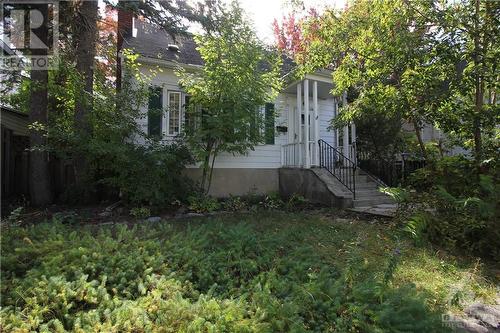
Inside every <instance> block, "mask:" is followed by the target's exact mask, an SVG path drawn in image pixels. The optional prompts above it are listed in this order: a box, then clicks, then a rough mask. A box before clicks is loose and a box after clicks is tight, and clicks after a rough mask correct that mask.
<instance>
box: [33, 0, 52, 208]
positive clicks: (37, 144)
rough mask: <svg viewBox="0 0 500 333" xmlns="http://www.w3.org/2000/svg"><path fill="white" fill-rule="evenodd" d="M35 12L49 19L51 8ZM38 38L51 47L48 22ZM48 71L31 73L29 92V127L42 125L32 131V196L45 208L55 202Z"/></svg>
mask: <svg viewBox="0 0 500 333" xmlns="http://www.w3.org/2000/svg"><path fill="white" fill-rule="evenodd" d="M34 9H37V10H39V11H40V12H41V13H42V16H43V17H44V18H47V16H48V15H47V14H48V5H47V4H38V5H35V6H34ZM33 32H34V33H35V34H36V35H37V36H38V38H39V39H40V40H41V41H42V42H43V43H45V44H46V45H47V44H48V42H47V41H48V27H47V22H46V21H45V22H44V24H42V26H41V27H40V28H38V29H36V30H34V31H33ZM32 54H33V55H35V56H46V55H47V50H45V49H36V50H33V52H32ZM47 85H48V71H47V69H43V68H42V69H38V70H35V69H33V70H32V71H31V86H30V87H31V88H30V89H31V91H30V114H29V122H30V124H33V123H37V124H40V125H42V126H43V127H44V128H43V130H42V131H41V130H31V131H30V147H31V152H30V197H31V204H32V205H34V206H44V205H47V204H49V203H51V202H52V193H51V189H50V170H49V159H48V154H47V152H46V150H45V149H44V148H45V146H46V145H47V138H46V136H45V134H44V131H45V130H46V128H47V125H48V110H47V109H48V108H47V106H48V96H47V95H48V92H47Z"/></svg>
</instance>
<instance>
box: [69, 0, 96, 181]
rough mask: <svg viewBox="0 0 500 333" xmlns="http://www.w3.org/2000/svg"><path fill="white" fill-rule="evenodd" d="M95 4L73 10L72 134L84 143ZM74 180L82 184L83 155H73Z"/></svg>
mask: <svg viewBox="0 0 500 333" xmlns="http://www.w3.org/2000/svg"><path fill="white" fill-rule="evenodd" d="M97 8H98V6H97V1H80V2H79V4H78V6H77V8H76V17H77V20H76V24H75V25H74V29H75V31H74V38H75V39H74V40H75V44H76V45H75V58H76V69H77V71H78V73H79V74H80V76H81V79H82V86H81V89H80V90H81V93H80V94H77V95H76V100H75V131H76V133H78V134H79V137H80V138H79V139H80V140H88V136H89V135H90V130H91V128H90V125H89V122H88V119H87V118H88V117H89V113H91V112H92V99H93V92H94V63H95V54H96V39H97V17H98V13H97ZM75 155H76V156H75V159H74V168H75V178H76V182H77V183H78V184H79V185H82V184H84V177H85V176H86V175H87V165H86V164H87V163H86V159H85V155H84V153H83V152H79V153H78V154H75Z"/></svg>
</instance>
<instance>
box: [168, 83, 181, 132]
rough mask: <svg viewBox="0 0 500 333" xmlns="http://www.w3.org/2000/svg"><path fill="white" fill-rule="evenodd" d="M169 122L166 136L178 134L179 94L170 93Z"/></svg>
mask: <svg viewBox="0 0 500 333" xmlns="http://www.w3.org/2000/svg"><path fill="white" fill-rule="evenodd" d="M168 106H169V120H168V134H171V135H175V134H179V129H180V128H179V127H180V116H181V112H180V111H181V93H177V92H174V93H170V94H169V98H168Z"/></svg>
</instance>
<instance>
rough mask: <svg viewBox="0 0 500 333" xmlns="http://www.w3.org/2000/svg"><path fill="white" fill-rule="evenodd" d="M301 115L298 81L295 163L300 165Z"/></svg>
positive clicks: (300, 93)
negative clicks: (296, 152)
mask: <svg viewBox="0 0 500 333" xmlns="http://www.w3.org/2000/svg"><path fill="white" fill-rule="evenodd" d="M301 115H302V82H299V83H298V84H297V115H296V117H297V118H296V119H297V150H298V156H297V165H298V166H301V165H302V146H301V143H302V130H301V127H302V121H301V117H302V116H301Z"/></svg>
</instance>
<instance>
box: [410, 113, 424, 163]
mask: <svg viewBox="0 0 500 333" xmlns="http://www.w3.org/2000/svg"><path fill="white" fill-rule="evenodd" d="M412 123H413V129H414V130H415V134H416V135H417V140H418V145H419V146H420V151H421V152H422V156H423V157H424V159H427V150H426V149H425V144H424V140H423V139H422V133H421V132H420V130H421V128H420V126H419V125H418V122H417V120H416V119H415V118H412Z"/></svg>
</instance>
